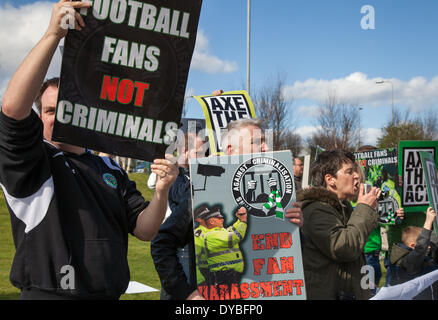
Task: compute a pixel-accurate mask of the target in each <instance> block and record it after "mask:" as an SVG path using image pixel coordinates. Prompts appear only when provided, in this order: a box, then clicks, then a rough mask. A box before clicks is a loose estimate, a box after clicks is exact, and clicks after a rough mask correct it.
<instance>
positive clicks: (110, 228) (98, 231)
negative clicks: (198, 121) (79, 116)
mask: <svg viewBox="0 0 438 320" xmlns="http://www.w3.org/2000/svg"><path fill="white" fill-rule="evenodd" d="M66 7H67V8H75V9H79V8H89V7H90V4H89V3H86V2H69V1H65V0H61V1H60V2H58V3H56V4H55V5H54V6H53V11H52V17H51V21H50V24H49V27H48V29H47V31H46V33H45V34H44V36H43V38H42V39H41V40H40V42H39V43H38V44H37V45H36V46H35V47H34V49H33V50H32V51H31V52H30V53H29V55H28V56H27V57H26V58H25V60H24V61H23V63H22V64H21V65H20V67H19V68H18V70H17V71H16V72H15V74H14V75H13V77H12V79H11V81H10V83H9V86H8V89H7V91H6V93H5V95H4V98H3V106H2V109H1V112H0V183H1V186H2V188H3V192H4V194H5V198H6V201H7V203H8V207H9V210H10V213H11V221H12V229H13V236H14V242H15V247H16V254H15V258H14V261H13V265H12V268H11V276H10V279H11V282H12V284H13V285H14V286H16V287H18V288H20V289H21V291H22V293H21V298H22V299H118V298H119V296H120V295H121V294H122V293H123V292H125V290H126V288H127V286H128V282H129V268H128V262H127V244H128V232H129V233H132V234H133V235H135V236H136V237H137V238H139V239H141V240H144V241H148V240H150V239H152V238H153V237H154V235H155V234H156V232H157V230H158V228H159V226H160V224H161V222H162V220H163V218H164V214H165V211H166V207H167V196H168V192H169V188H170V186H171V185H172V183H173V182H174V181H175V178H176V176H177V173H178V171H177V168H176V166H175V165H174V164H172V161H171V160H172V159H171V158H170V157H168V159H156V160H155V161H154V164H153V165H152V166H151V169H152V171H153V172H155V173H156V174H157V175H158V176H159V177H160V179H158V181H157V185H156V191H155V193H154V196H153V198H152V200H151V201H150V203H148V202H145V200H144V199H143V197H142V196H141V194H140V192H139V191H137V190H136V188H135V183H134V182H132V181H130V180H129V179H128V176H127V174H126V173H125V172H124V171H123V170H122V169H120V167H119V166H118V165H117V164H116V163H115V162H112V161H111V160H110V159H109V158H101V157H97V156H94V155H93V154H92V153H90V152H87V151H86V149H85V148H83V147H79V146H75V145H70V144H67V143H57V142H54V141H52V140H51V135H52V130H53V123H54V117H55V113H56V103H57V95H58V89H57V86H56V84H54V83H53V82H52V83H47V84H45V85H44V86H43V87H42V88H41V84H42V82H43V79H44V77H45V75H46V72H47V69H48V66H49V64H50V61H51V59H52V56H53V54H54V52H55V51H56V49H57V47H58V44H59V41H60V40H61V39H62V38H63V37H64V36H65V35H66V34H67V31H68V30H67V29H65V28H64V27H63V21H65V19H66V18H69V19H73V20H74V21H75V29H76V30H78V31H80V30H81V29H82V28H83V27H84V26H85V24H84V21H83V19H82V17H81V16H80V15H79V13H77V12H76V11H74V10H70V11H69V10H66ZM39 91H40V93H39V94H38V92H39ZM36 96H38V99H37V100H38V101H40V105H41V114H40V116H39V119H38V116H37V114H36V113H35V112H34V111H33V110H32V102H33V100H34V99H35V97H36ZM40 120H41V121H40ZM43 139H44V141H43ZM29 266H31V267H29Z"/></svg>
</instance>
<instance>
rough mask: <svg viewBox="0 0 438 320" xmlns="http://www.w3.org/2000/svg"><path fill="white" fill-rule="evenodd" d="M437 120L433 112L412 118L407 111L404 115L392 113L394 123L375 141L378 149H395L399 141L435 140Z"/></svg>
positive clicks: (398, 112)
mask: <svg viewBox="0 0 438 320" xmlns="http://www.w3.org/2000/svg"><path fill="white" fill-rule="evenodd" d="M437 138H438V119H437V115H436V113H434V112H433V111H426V112H422V113H419V114H418V115H417V116H416V117H412V116H411V114H410V112H409V110H408V111H406V112H405V114H404V115H402V114H401V112H400V111H394V122H392V121H391V122H389V123H388V124H387V125H386V126H385V127H384V128H383V129H382V135H381V136H380V137H379V138H378V139H377V146H378V147H379V148H392V147H397V146H398V144H399V142H400V140H436V139H437Z"/></svg>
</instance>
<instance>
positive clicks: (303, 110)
mask: <svg viewBox="0 0 438 320" xmlns="http://www.w3.org/2000/svg"><path fill="white" fill-rule="evenodd" d="M319 112H320V108H319V106H316V105H312V106H300V107H299V108H298V109H297V114H298V115H301V116H306V117H313V118H316V117H317V116H318V115H319Z"/></svg>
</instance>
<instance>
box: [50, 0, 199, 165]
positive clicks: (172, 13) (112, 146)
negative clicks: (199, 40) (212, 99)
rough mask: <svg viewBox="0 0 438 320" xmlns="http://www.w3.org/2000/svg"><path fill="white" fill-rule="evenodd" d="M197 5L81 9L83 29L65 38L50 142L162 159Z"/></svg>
mask: <svg viewBox="0 0 438 320" xmlns="http://www.w3.org/2000/svg"><path fill="white" fill-rule="evenodd" d="M201 4H202V0H186V1H178V0H168V1H166V2H165V3H164V2H162V1H158V0H146V1H142V0H136V1H133V0H130V1H128V0H95V1H93V6H92V8H90V9H88V11H87V10H86V11H85V12H83V11H82V10H81V13H82V14H84V20H85V23H86V27H85V28H83V30H82V31H76V30H70V32H69V33H68V35H67V37H66V38H65V45H64V50H63V58H62V66H61V76H60V78H61V80H60V85H59V96H58V102H57V113H56V119H55V124H54V129H53V137H52V139H53V140H54V141H59V142H64V143H69V144H74V145H78V146H83V147H87V148H90V149H94V150H98V151H103V152H106V153H109V154H115V155H119V156H128V157H131V158H136V159H143V160H147V161H152V160H153V159H154V158H163V157H164V153H165V150H166V148H167V147H168V145H170V144H171V143H172V142H173V141H174V139H175V137H176V131H177V129H178V124H179V122H180V119H181V112H182V106H183V100H184V93H185V88H186V82H187V76H188V71H189V66H190V62H191V57H192V54H193V49H194V45H195V40H196V33H197V26H198V20H199V14H200V10H201ZM66 5H68V2H67V3H66Z"/></svg>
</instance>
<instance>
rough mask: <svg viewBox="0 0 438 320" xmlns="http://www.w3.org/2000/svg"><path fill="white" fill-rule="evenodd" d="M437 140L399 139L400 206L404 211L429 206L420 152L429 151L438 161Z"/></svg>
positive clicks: (415, 210) (423, 209)
mask: <svg viewBox="0 0 438 320" xmlns="http://www.w3.org/2000/svg"><path fill="white" fill-rule="evenodd" d="M437 150H438V141H400V143H399V154H398V159H399V160H398V162H399V175H400V176H402V182H403V184H402V192H401V195H402V207H403V208H404V210H405V212H424V211H426V210H427V208H428V206H429V198H428V195H427V187H426V180H425V178H424V174H423V166H422V165H421V158H420V152H421V151H424V152H429V153H431V154H432V157H433V158H434V159H435V165H436V164H437V163H438V153H437Z"/></svg>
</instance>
